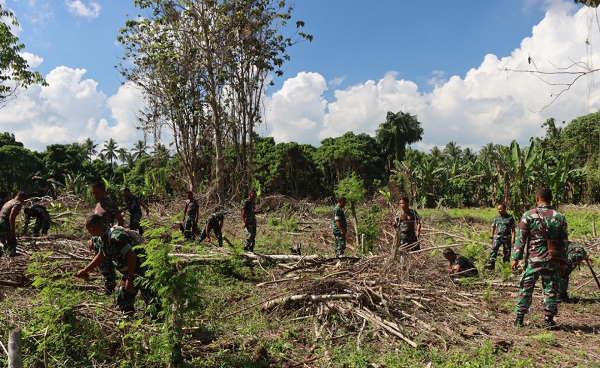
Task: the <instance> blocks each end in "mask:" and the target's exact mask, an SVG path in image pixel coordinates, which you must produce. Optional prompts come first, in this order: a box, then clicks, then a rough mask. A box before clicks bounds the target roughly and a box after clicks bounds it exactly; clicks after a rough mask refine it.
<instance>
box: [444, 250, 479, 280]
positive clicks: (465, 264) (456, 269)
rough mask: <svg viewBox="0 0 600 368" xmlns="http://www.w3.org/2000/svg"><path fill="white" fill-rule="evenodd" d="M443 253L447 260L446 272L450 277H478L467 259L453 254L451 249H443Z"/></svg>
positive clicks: (475, 269)
mask: <svg viewBox="0 0 600 368" xmlns="http://www.w3.org/2000/svg"><path fill="white" fill-rule="evenodd" d="M443 253H444V257H445V258H446V260H448V267H447V268H446V270H447V271H448V273H449V274H450V277H453V278H460V277H479V271H477V268H475V266H474V265H473V263H471V262H470V261H469V260H468V259H467V257H465V256H461V255H460V254H456V253H454V250H452V248H446V249H444V252H443Z"/></svg>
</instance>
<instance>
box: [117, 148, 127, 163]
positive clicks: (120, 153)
mask: <svg viewBox="0 0 600 368" xmlns="http://www.w3.org/2000/svg"><path fill="white" fill-rule="evenodd" d="M127 154H129V152H127V150H126V149H125V148H124V147H121V148H119V149H118V150H117V158H118V159H119V161H121V163H125V161H127Z"/></svg>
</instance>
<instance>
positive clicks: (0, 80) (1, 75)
mask: <svg viewBox="0 0 600 368" xmlns="http://www.w3.org/2000/svg"><path fill="white" fill-rule="evenodd" d="M11 25H12V26H14V27H16V26H18V25H19V23H18V22H17V18H16V17H15V15H14V14H13V12H12V11H10V10H7V9H3V8H2V4H0V108H2V107H3V106H5V105H6V103H7V102H8V101H9V100H10V99H11V97H14V96H15V94H16V93H17V92H18V90H19V88H27V87H28V86H30V85H31V84H35V83H41V84H42V85H47V84H46V81H45V80H44V78H43V77H42V75H41V74H40V73H38V72H33V71H31V70H29V64H28V63H27V60H25V59H24V58H23V57H22V56H21V55H20V54H19V52H21V51H22V50H23V49H24V48H25V45H24V44H22V43H20V42H19V38H18V37H17V36H15V35H14V34H13V33H12V30H11V28H10V27H11Z"/></svg>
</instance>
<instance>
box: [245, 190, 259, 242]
mask: <svg viewBox="0 0 600 368" xmlns="http://www.w3.org/2000/svg"><path fill="white" fill-rule="evenodd" d="M255 198H256V191H255V190H254V189H252V190H250V192H248V198H246V199H244V201H243V202H242V227H243V228H244V231H245V236H246V241H245V242H244V250H245V251H248V252H254V244H255V241H256V215H255V213H254V206H255V203H254V199H255Z"/></svg>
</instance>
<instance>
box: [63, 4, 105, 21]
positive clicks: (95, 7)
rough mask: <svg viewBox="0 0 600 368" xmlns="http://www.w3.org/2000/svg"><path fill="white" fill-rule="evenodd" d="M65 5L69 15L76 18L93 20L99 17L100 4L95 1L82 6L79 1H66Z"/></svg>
mask: <svg viewBox="0 0 600 368" xmlns="http://www.w3.org/2000/svg"><path fill="white" fill-rule="evenodd" d="M65 5H66V6H67V9H69V12H70V13H71V14H73V15H75V16H78V17H84V18H88V19H93V18H98V16H99V15H100V9H101V7H100V4H98V3H97V2H95V1H90V2H88V4H84V3H83V2H82V1H80V0H66V1H65Z"/></svg>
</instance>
